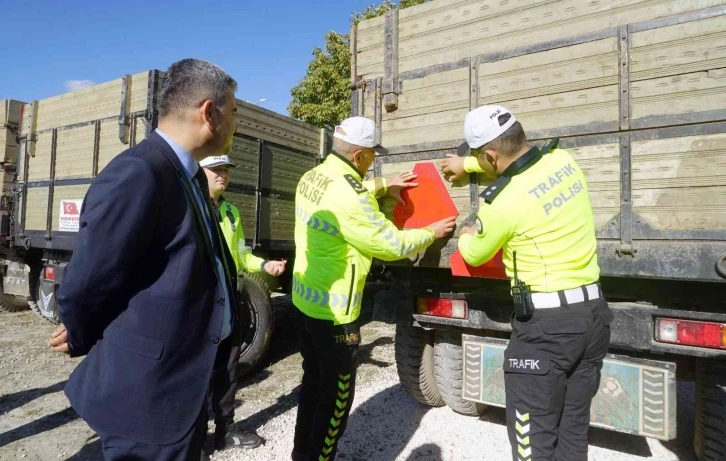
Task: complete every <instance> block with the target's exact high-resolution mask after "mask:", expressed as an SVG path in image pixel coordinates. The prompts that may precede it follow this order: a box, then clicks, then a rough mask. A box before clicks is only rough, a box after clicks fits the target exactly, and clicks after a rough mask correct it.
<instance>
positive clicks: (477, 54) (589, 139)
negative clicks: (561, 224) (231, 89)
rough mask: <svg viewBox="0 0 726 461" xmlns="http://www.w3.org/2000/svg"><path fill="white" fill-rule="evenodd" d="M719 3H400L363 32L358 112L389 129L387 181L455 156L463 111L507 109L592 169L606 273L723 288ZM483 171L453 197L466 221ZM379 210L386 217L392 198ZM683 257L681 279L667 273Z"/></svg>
mask: <svg viewBox="0 0 726 461" xmlns="http://www.w3.org/2000/svg"><path fill="white" fill-rule="evenodd" d="M725 5H726V0H692V1H691V0H689V1H677V2H676V1H665V0H664V1H645V0H616V1H614V2H578V1H572V0H561V1H545V0H541V1H524V0H512V1H508V2H499V1H495V0H485V1H476V2H474V1H456V0H437V1H436V2H428V3H425V4H422V5H419V6H416V7H411V8H406V9H403V10H401V11H397V12H394V13H389V14H388V15H386V17H381V18H376V19H373V20H368V21H363V22H361V23H360V24H358V25H357V27H354V29H353V32H354V34H353V36H354V37H355V39H356V43H354V44H353V45H352V46H351V49H352V51H353V53H354V58H353V61H352V62H353V64H354V65H353V72H352V76H351V77H352V82H354V83H355V82H358V85H359V86H362V84H361V82H362V83H363V84H364V85H363V86H365V90H363V91H362V92H363V93H364V94H365V95H364V100H363V104H361V105H358V106H354V109H355V108H356V107H362V108H363V111H364V114H363V115H365V116H366V117H370V118H372V119H373V120H375V121H376V123H377V125H378V126H379V127H380V129H381V131H382V135H381V138H382V141H383V144H384V145H385V146H386V147H388V148H389V149H390V151H391V153H390V156H389V157H387V158H382V159H379V160H378V161H377V166H376V168H377V169H378V171H379V172H380V173H382V174H384V175H386V174H388V175H390V174H394V173H396V172H399V171H403V170H410V169H412V168H413V166H414V165H415V164H416V163H419V162H431V161H434V162H437V161H438V160H439V159H441V158H443V157H444V156H445V155H446V154H450V153H454V152H456V147H457V146H458V145H459V144H461V142H462V141H463V121H464V115H465V113H466V112H467V111H468V110H470V109H472V108H475V107H478V106H481V105H485V104H501V105H503V106H505V107H507V108H508V109H510V110H511V111H512V112H513V113H514V114H515V116H516V117H517V118H518V120H519V121H520V122H521V123H522V125H523V126H524V129H525V131H526V132H527V134H528V137H529V139H530V141H531V142H533V143H534V144H537V145H541V144H543V143H544V142H545V141H546V140H549V139H551V138H552V137H559V138H560V146H561V147H563V148H566V149H568V151H569V152H570V153H571V154H572V155H573V157H574V158H575V159H576V161H577V162H578V164H579V165H580V167H581V168H582V170H583V171H584V173H585V176H586V178H587V181H588V186H589V192H590V199H591V202H592V207H593V213H594V216H595V224H596V231H597V236H598V239H599V246H600V261H601V267H602V268H603V273H604V275H617V276H622V275H624V274H630V275H638V276H646V277H665V278H668V277H674V278H681V279H700V280H720V279H721V278H720V276H719V275H718V274H717V271H716V270H715V266H716V264H715V263H716V261H717V260H718V259H720V258H721V257H722V256H723V255H724V254H726V247H724V245H725V244H724V243H723V242H724V241H726V218H725V216H726V205H724V203H726V200H725V199H726V183H725V182H724V177H725V176H724V168H726V46H724V45H723V43H725V42H726V6H725ZM372 85H375V87H376V88H380V91H370V90H369V88H370V87H371V86H372ZM357 93H361V91H360V90H359V91H358V92H357ZM353 99H354V100H355V99H356V98H355V97H354V98H353ZM381 100H382V101H384V103H383V104H381V102H380V101H381ZM379 108H380V109H379ZM478 176H479V177H478V179H477V180H476V181H472V183H471V184H470V185H469V187H468V188H467V186H466V184H464V185H463V186H464V187H452V185H449V187H448V190H449V193H450V195H451V197H452V198H453V200H454V201H455V203H456V204H457V207H458V208H459V212H460V216H459V219H460V221H464V220H465V219H466V218H467V217H468V218H469V219H471V218H472V217H473V215H474V214H475V212H476V211H477V208H478V203H477V199H476V197H477V195H478V193H480V192H481V191H482V190H483V188H485V187H486V186H487V185H488V184H489V181H488V180H487V179H486V178H483V177H482V176H483V175H478ZM383 206H384V209H385V210H386V211H387V212H388V213H389V216H390V211H391V209H392V204H391V203H390V201H387V200H384V202H383ZM666 242H668V244H667V245H669V246H667V247H666V246H664V245H666ZM455 248H456V238H454V239H452V240H451V241H450V242H449V243H448V244H447V245H446V247H445V248H444V249H443V250H442V251H441V252H440V253H441V254H440V255H439V256H440V257H431V258H426V257H424V258H421V259H418V260H417V261H416V264H418V265H422V266H434V267H436V266H438V267H448V265H449V261H448V256H449V255H450V254H451V252H452V251H453V250H455ZM676 248H677V250H676ZM674 257H675V258H678V259H679V261H680V262H679V264H678V268H677V269H673V270H671V269H668V270H666V269H665V268H663V267H661V265H659V264H658V261H659V260H663V259H664V258H671V259H672V258H674ZM704 261H705V262H704ZM674 267H675V266H674Z"/></svg>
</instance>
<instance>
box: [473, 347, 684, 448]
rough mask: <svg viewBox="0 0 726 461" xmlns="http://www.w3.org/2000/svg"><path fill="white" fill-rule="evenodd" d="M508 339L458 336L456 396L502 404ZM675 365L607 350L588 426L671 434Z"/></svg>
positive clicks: (673, 434) (673, 435) (663, 436)
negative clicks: (459, 378) (460, 351)
mask: <svg viewBox="0 0 726 461" xmlns="http://www.w3.org/2000/svg"><path fill="white" fill-rule="evenodd" d="M508 343H509V341H507V340H503V339H495V338H482V337H479V336H472V335H466V334H465V335H463V336H462V345H463V347H464V354H463V360H464V363H463V367H462V368H463V373H464V385H463V386H462V398H463V399H464V400H470V401H472V402H479V403H484V404H487V405H492V406H497V407H502V408H504V407H505V406H506V399H505V393H504V370H503V364H504V350H505V349H506V347H507V344H508ZM676 402H677V398H676V365H675V363H671V362H660V361H654V360H643V359H636V358H632V357H628V356H623V355H614V354H608V355H607V356H606V357H605V360H604V361H603V367H602V369H601V370H600V385H599V386H598V391H597V394H595V397H594V398H593V400H592V407H591V409H590V425H591V426H594V427H601V428H604V429H609V430H613V431H617V432H624V433H627V434H634V435H641V436H645V437H652V438H654V439H660V440H673V439H675V438H676V410H677V409H676Z"/></svg>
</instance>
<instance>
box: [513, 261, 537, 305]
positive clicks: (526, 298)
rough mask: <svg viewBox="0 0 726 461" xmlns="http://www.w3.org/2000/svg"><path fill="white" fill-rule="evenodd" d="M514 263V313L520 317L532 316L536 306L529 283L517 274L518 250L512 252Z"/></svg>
mask: <svg viewBox="0 0 726 461" xmlns="http://www.w3.org/2000/svg"><path fill="white" fill-rule="evenodd" d="M512 262H513V263H514V286H513V287H512V298H513V299H514V314H515V315H516V316H518V317H532V315H534V306H533V305H532V293H531V292H530V291H529V288H528V287H527V285H525V284H524V282H522V281H521V280H519V277H518V276H517V252H516V251H515V252H514V253H513V254H512Z"/></svg>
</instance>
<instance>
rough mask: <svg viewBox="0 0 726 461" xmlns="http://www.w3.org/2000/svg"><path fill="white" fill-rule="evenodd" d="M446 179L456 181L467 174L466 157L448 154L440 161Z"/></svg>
mask: <svg viewBox="0 0 726 461" xmlns="http://www.w3.org/2000/svg"><path fill="white" fill-rule="evenodd" d="M439 166H440V167H441V173H442V174H443V175H444V179H446V180H447V181H449V182H454V181H456V180H458V179H460V178H463V177H464V175H466V171H465V170H464V158H463V157H459V156H458V155H456V154H446V158H445V159H443V160H441V162H440V163H439Z"/></svg>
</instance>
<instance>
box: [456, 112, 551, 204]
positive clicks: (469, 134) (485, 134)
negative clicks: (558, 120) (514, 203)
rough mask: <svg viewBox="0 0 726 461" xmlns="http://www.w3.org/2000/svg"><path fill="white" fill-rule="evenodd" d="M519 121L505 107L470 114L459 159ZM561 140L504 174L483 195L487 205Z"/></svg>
mask: <svg viewBox="0 0 726 461" xmlns="http://www.w3.org/2000/svg"><path fill="white" fill-rule="evenodd" d="M516 121H517V119H516V118H515V117H514V115H513V114H512V113H511V112H509V111H508V110H507V109H505V108H504V107H502V106H498V105H488V106H481V107H478V108H476V109H474V110H472V111H470V112H469V113H467V114H466V118H465V119H464V138H465V139H466V141H464V143H463V144H461V145H460V146H459V147H458V149H457V153H458V155H459V156H461V157H464V156H467V155H469V154H470V153H471V149H478V148H479V147H481V146H484V145H486V144H488V143H490V142H492V141H494V140H495V139H497V138H498V137H500V136H501V135H503V134H504V133H505V132H506V131H507V130H508V129H509V128H511V127H512V125H514V123H515V122H516ZM558 143H559V138H554V139H552V140H551V141H550V142H548V143H547V144H545V145H544V146H543V147H542V149H540V148H539V147H536V146H535V147H533V148H531V149H530V150H529V151H528V152H527V153H526V154H524V155H522V156H521V157H519V158H518V159H517V160H516V161H514V162H513V163H512V164H511V165H509V166H508V167H507V169H506V170H504V171H503V172H502V173H501V174H500V176H499V177H498V178H497V179H496V180H495V181H494V182H493V183H492V184H490V185H489V187H487V188H486V189H485V190H484V192H482V193H481V195H479V196H480V197H481V198H482V199H484V201H485V202H486V203H492V201H494V199H495V198H496V196H497V195H499V193H500V192H501V191H502V190H503V189H504V188H505V187H506V186H507V184H509V182H510V181H511V180H512V177H514V176H516V175H518V174H519V173H523V172H524V171H526V170H527V169H528V168H529V167H531V166H532V165H534V164H535V163H537V162H538V161H539V159H541V158H542V156H543V155H545V154H548V153H549V152H551V151H553V150H555V149H556V148H557V144H558Z"/></svg>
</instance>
